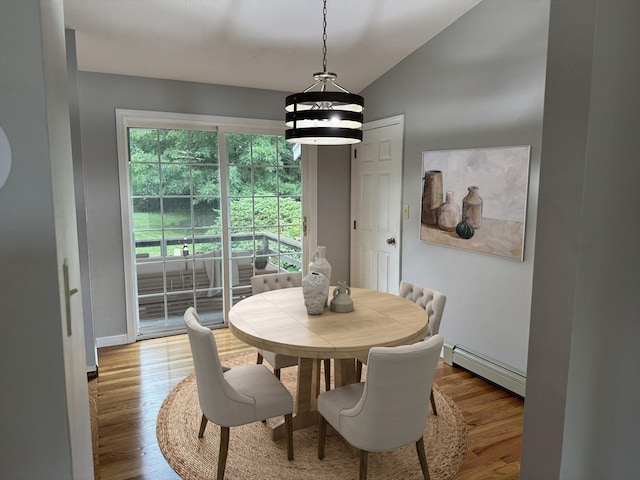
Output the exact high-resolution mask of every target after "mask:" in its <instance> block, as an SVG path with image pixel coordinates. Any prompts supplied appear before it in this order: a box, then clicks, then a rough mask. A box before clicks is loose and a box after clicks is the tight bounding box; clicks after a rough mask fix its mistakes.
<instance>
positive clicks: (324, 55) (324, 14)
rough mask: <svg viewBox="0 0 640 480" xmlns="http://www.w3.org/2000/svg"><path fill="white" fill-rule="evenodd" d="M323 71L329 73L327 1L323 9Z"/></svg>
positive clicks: (325, 0)
mask: <svg viewBox="0 0 640 480" xmlns="http://www.w3.org/2000/svg"><path fill="white" fill-rule="evenodd" d="M322 18H323V20H322V71H323V72H325V73H326V71H327V0H324V7H323V9H322Z"/></svg>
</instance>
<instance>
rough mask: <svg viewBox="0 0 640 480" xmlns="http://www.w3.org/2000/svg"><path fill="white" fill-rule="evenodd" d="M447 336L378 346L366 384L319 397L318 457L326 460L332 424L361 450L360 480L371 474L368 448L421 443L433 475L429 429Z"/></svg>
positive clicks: (420, 452)
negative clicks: (435, 380)
mask: <svg viewBox="0 0 640 480" xmlns="http://www.w3.org/2000/svg"><path fill="white" fill-rule="evenodd" d="M442 344H443V338H442V337H441V336H440V335H434V336H432V337H430V338H428V339H427V340H425V341H421V342H418V343H415V344H413V345H402V346H399V347H373V348H372V349H371V350H370V351H369V357H368V361H367V365H368V366H367V378H366V381H365V382H360V383H354V384H351V385H347V386H344V387H338V388H336V389H334V390H331V391H329V392H324V393H321V394H320V395H319V396H318V412H320V429H319V440H318V458H319V459H321V460H322V459H323V458H324V444H325V437H326V429H327V423H329V424H330V425H331V426H332V427H333V428H334V429H335V430H336V431H337V432H338V433H339V434H340V435H342V437H343V438H344V439H345V440H346V441H347V442H349V443H350V444H351V445H352V446H354V447H356V448H358V449H360V480H365V479H366V478H367V460H368V452H384V451H387V450H394V449H397V448H400V447H403V446H405V445H409V444H410V443H415V445H416V450H417V453H418V458H419V460H420V467H421V468H422V474H423V476H424V478H425V479H426V480H428V479H429V468H428V465H427V457H426V454H425V451H424V437H423V435H424V430H425V425H426V422H427V416H428V410H429V407H428V405H429V392H430V391H431V384H432V382H433V377H434V375H435V371H436V365H437V363H438V358H439V357H440V350H441V348H442Z"/></svg>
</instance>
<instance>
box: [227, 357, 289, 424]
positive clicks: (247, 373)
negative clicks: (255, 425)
mask: <svg viewBox="0 0 640 480" xmlns="http://www.w3.org/2000/svg"><path fill="white" fill-rule="evenodd" d="M224 378H225V380H226V381H227V382H229V385H231V386H232V387H233V388H234V389H235V390H236V391H237V392H238V393H241V394H243V395H246V396H247V397H250V398H252V399H253V400H254V401H255V405H254V418H253V419H251V420H249V419H246V418H245V419H244V421H243V422H242V423H249V422H250V421H259V420H265V419H267V418H271V417H277V416H279V415H285V414H287V413H292V412H293V397H292V396H291V393H289V390H287V389H286V387H285V386H284V385H283V384H282V383H280V380H278V379H277V378H276V377H274V376H273V373H271V372H270V371H269V370H268V369H267V368H266V367H265V366H264V365H243V366H240V367H233V368H232V369H231V370H229V371H228V372H225V373H224Z"/></svg>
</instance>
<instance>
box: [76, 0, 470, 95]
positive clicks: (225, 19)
mask: <svg viewBox="0 0 640 480" xmlns="http://www.w3.org/2000/svg"><path fill="white" fill-rule="evenodd" d="M480 1H481V0H328V1H327V70H328V71H330V72H335V73H337V74H338V79H337V83H339V84H340V85H342V86H344V87H345V88H347V89H349V90H350V91H352V92H354V93H358V92H360V91H361V90H362V89H364V88H365V87H366V86H367V85H369V84H370V83H372V82H373V81H374V80H376V79H377V78H379V77H380V76H381V75H383V74H384V73H385V72H387V71H388V70H389V69H391V68H392V67H393V66H394V65H396V64H397V63H398V62H400V61H401V60H402V59H403V58H405V57H406V56H407V55H409V54H410V53H411V52H413V51H414V50H416V49H417V48H419V47H420V46H422V45H424V44H425V43H426V42H428V41H429V40H430V39H432V38H433V37H434V36H436V35H437V34H438V33H439V32H441V31H442V30H444V29H445V28H447V27H448V26H449V25H451V24H452V23H453V22H455V21H456V20H457V19H458V18H459V17H460V16H462V15H464V14H465V13H466V12H467V11H468V10H470V9H471V8H473V7H474V6H475V5H477V4H478V3H479V2H480ZM64 10H65V25H66V28H70V29H73V30H75V31H76V45H77V55H78V67H79V69H80V70H84V71H91V72H102V73H115V74H124V75H134V76H141V77H154V78H163V79H174V80H186V81H194V82H204V83H213V84H220V85H233V86H239V87H248V88H261V89H269V90H280V91H284V92H296V91H300V90H302V89H304V88H306V87H307V86H309V85H311V84H312V83H313V78H312V75H313V73H315V72H320V71H322V59H323V57H322V55H323V52H322V34H323V17H322V13H323V3H322V0H64Z"/></svg>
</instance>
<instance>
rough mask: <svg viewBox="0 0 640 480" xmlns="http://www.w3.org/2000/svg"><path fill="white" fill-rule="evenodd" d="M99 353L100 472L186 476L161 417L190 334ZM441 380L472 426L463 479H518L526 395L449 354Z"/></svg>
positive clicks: (230, 349)
mask: <svg viewBox="0 0 640 480" xmlns="http://www.w3.org/2000/svg"><path fill="white" fill-rule="evenodd" d="M214 335H215V338H216V343H217V346H218V350H219V352H220V354H225V353H237V352H241V351H247V350H253V349H252V348H251V347H249V346H248V345H246V344H244V343H242V342H240V341H239V340H237V339H236V338H235V337H234V336H233V335H232V334H231V332H230V331H229V330H228V329H219V330H214ZM98 358H99V365H100V375H99V377H98V378H97V379H96V380H94V382H97V410H98V415H97V416H98V421H97V424H98V427H97V429H98V434H97V437H98V438H97V442H98V448H97V452H98V453H97V455H96V458H97V462H99V466H98V467H97V468H96V478H99V479H100V480H134V479H136V480H137V479H139V480H146V479H149V480H158V479H161V480H179V478H180V477H178V475H177V474H176V473H175V472H174V471H173V470H172V469H171V467H170V466H169V465H168V464H167V462H166V461H165V459H164V457H163V455H162V452H160V449H159V447H158V444H157V440H156V434H155V422H156V417H157V415H158V410H159V409H160V406H161V405H162V402H163V401H164V399H165V398H166V396H167V395H168V394H169V392H170V391H171V390H172V389H173V387H174V386H175V385H177V384H178V382H180V381H181V380H182V379H183V378H184V377H186V376H187V375H189V374H190V373H191V372H192V371H193V363H192V360H191V350H190V347H189V341H188V338H187V336H186V335H176V336H171V337H164V338H158V339H152V340H144V341H141V342H137V343H135V344H131V345H122V346H115V347H104V348H100V349H99V350H98ZM435 383H436V384H437V385H438V386H439V388H440V389H441V390H442V392H443V393H445V394H446V395H449V396H450V397H451V398H453V400H454V401H455V402H456V403H457V405H458V406H459V407H460V409H461V411H462V413H463V415H464V417H465V420H466V422H467V425H468V429H469V441H468V451H467V455H466V456H465V460H464V463H463V465H462V468H461V469H460V471H459V472H458V474H457V475H456V477H455V478H456V480H481V479H491V480H494V479H496V480H511V479H514V480H515V479H517V478H518V476H519V471H520V448H521V437H522V421H523V412H524V404H523V403H524V402H523V400H522V399H520V398H518V397H516V396H513V395H511V394H510V393H508V392H506V391H504V390H502V389H500V388H498V387H496V386H494V385H492V384H490V383H488V382H486V381H484V380H482V379H480V378H478V377H476V376H474V375H472V374H471V373H469V372H467V371H465V370H463V369H460V368H456V367H451V366H449V365H446V364H444V363H443V362H442V361H440V362H439V364H438V368H437V371H436V376H435Z"/></svg>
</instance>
